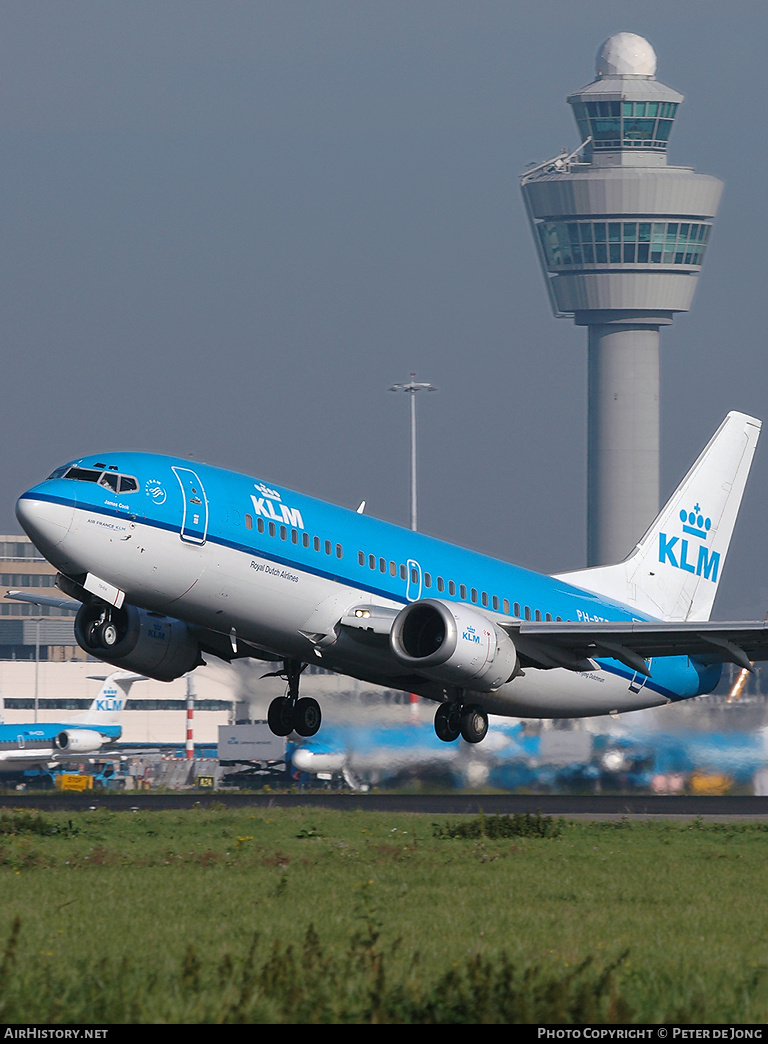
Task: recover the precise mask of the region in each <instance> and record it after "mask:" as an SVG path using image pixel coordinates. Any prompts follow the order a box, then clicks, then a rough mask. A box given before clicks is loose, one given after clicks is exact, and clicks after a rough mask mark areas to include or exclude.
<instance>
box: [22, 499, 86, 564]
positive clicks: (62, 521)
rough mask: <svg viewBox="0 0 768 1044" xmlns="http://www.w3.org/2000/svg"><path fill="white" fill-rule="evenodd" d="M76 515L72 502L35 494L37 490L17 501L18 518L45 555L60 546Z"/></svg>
mask: <svg viewBox="0 0 768 1044" xmlns="http://www.w3.org/2000/svg"><path fill="white" fill-rule="evenodd" d="M73 516H74V508H73V507H72V505H71V504H59V503H56V502H55V501H51V500H47V499H42V498H40V497H37V496H36V495H35V490H30V491H29V492H28V493H24V494H23V495H22V496H21V497H19V499H18V500H17V502H16V518H18V520H19V523H20V524H21V527H22V529H23V530H24V532H25V533H26V534H27V536H28V537H29V539H30V540H31V541H32V543H33V544H34V545H35V547H36V548H37V549H38V551H40V552H41V554H42V555H44V556H45V557H46V558H47V557H48V551H50V550H51V549H53V548H55V547H58V545H59V544H60V543H61V542H62V540H63V539H64V537H65V536H66V535H67V533H68V532H69V529H70V526H71V525H72V518H73Z"/></svg>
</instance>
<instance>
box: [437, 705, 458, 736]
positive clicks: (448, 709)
mask: <svg viewBox="0 0 768 1044" xmlns="http://www.w3.org/2000/svg"><path fill="white" fill-rule="evenodd" d="M435 732H436V733H437V738H438V739H441V740H442V741H443V743H453V741H454V740H457V739H458V738H459V736H460V735H461V707H460V706H459V704H458V703H441V704H440V706H439V707H438V708H437V710H436V711H435Z"/></svg>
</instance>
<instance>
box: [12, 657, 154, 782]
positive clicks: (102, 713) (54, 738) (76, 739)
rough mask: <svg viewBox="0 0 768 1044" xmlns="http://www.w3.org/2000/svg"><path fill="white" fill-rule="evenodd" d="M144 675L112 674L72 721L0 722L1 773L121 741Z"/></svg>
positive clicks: (85, 752) (42, 763) (56, 759)
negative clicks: (131, 697) (132, 695)
mask: <svg viewBox="0 0 768 1044" xmlns="http://www.w3.org/2000/svg"><path fill="white" fill-rule="evenodd" d="M142 677H143V676H142V675H140V674H131V673H128V672H126V671H117V672H116V673H113V674H110V675H109V677H108V678H105V679H104V684H103V685H102V686H101V689H100V690H99V694H98V695H97V696H96V698H95V699H94V701H93V703H92V704H91V706H90V707H89V708H88V710H87V711H85V712H84V713H83V714H78V715H77V717H75V718H72V720H71V721H69V722H66V723H62V722H45V723H43V722H41V723H40V724H37V723H34V724H29V723H27V724H23V725H0V773H8V772H14V773H18V772H19V771H22V770H24V769H27V768H35V767H37V766H39V765H48V764H50V763H51V762H57V761H62V760H64V759H66V758H72V757H79V756H80V755H81V754H92V753H94V752H95V751H97V750H100V749H101V747H103V746H104V745H105V744H107V743H113V742H114V741H115V740H118V739H119V738H120V732H121V729H120V725H119V724H118V722H119V720H120V715H121V714H122V712H123V709H124V707H125V701H126V700H127V698H128V691H129V689H130V687H131V685H132V684H133V682H135V681H139V680H141V679H142Z"/></svg>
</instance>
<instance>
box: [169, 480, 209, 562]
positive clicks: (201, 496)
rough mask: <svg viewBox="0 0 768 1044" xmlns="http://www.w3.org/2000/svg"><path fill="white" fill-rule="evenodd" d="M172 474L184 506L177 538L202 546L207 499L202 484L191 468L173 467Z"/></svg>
mask: <svg viewBox="0 0 768 1044" xmlns="http://www.w3.org/2000/svg"><path fill="white" fill-rule="evenodd" d="M173 473H174V475H175V476H176V478H177V479H178V480H179V485H180V486H181V496H182V500H183V504H184V507H183V511H182V516H181V529H180V531H179V536H180V537H181V539H182V540H185V541H186V542H187V543H189V544H204V543H205V538H206V536H207V533H208V498H207V497H206V495H205V490H204V489H203V484H202V482H201V481H200V478H199V476H198V475H197V473H196V472H194V471H192V469H191V468H179V467H176V465H174V466H173Z"/></svg>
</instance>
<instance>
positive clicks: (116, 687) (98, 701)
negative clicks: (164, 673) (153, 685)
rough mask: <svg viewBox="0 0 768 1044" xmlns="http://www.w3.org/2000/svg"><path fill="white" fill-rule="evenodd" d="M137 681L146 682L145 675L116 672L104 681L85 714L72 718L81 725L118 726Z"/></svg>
mask: <svg viewBox="0 0 768 1044" xmlns="http://www.w3.org/2000/svg"><path fill="white" fill-rule="evenodd" d="M136 681H146V678H145V677H144V675H143V674H132V673H131V672H129V671H115V672H114V673H113V674H110V675H109V677H107V678H104V679H103V684H102V686H101V688H100V689H99V693H98V695H97V696H96V698H95V700H94V701H93V703H92V704H91V706H90V707H89V708H88V710H87V711H86V712H85V713H84V714H78V716H77V717H76V718H72V722H73V723H74V722H77V724H79V725H116V724H117V723H118V721H119V720H120V716H121V715H122V713H123V711H124V710H125V704H126V702H127V700H128V693H129V692H130V689H131V686H132V685H133V683H134V682H136Z"/></svg>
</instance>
